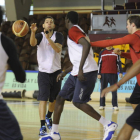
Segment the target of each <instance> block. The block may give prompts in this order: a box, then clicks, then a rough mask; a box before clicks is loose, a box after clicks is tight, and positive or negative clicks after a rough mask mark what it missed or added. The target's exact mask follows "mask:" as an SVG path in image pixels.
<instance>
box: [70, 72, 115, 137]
mask: <svg viewBox="0 0 140 140" xmlns="http://www.w3.org/2000/svg"><path fill="white" fill-rule="evenodd" d="M84 77H86V81H84V82H80V81H79V80H78V79H77V81H76V87H75V90H74V96H73V104H74V105H75V106H76V107H77V108H78V109H80V110H82V111H83V112H85V113H86V114H88V115H89V116H91V117H92V118H94V119H96V120H97V121H99V122H100V123H101V124H102V125H103V126H104V128H105V135H104V139H103V140H110V139H111V137H112V135H113V134H114V132H115V130H116V128H117V124H116V123H114V122H111V121H109V120H107V119H105V118H104V117H103V116H101V115H100V114H99V113H98V112H96V110H94V108H93V107H92V106H90V105H89V104H87V102H89V101H90V96H91V94H92V92H93V89H94V86H95V82H96V78H97V72H96V71H94V72H89V73H84ZM93 94H94V93H93Z"/></svg>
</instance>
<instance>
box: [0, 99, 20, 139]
mask: <svg viewBox="0 0 140 140" xmlns="http://www.w3.org/2000/svg"><path fill="white" fill-rule="evenodd" d="M0 140H23V137H22V134H21V131H20V127H19V124H18V122H17V120H16V118H15V116H14V115H13V113H12V112H11V110H10V109H9V108H8V106H7V104H6V103H5V101H4V100H2V99H0Z"/></svg>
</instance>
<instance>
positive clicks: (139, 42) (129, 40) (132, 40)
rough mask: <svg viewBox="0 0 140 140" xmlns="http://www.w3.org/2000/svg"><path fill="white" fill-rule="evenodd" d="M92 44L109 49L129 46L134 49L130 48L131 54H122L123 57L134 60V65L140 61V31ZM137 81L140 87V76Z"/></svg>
mask: <svg viewBox="0 0 140 140" xmlns="http://www.w3.org/2000/svg"><path fill="white" fill-rule="evenodd" d="M90 44H91V46H94V47H108V46H114V45H121V44H129V45H130V46H132V47H133V49H132V48H131V47H130V53H122V55H121V56H123V57H126V58H129V59H132V61H133V63H135V62H136V61H137V60H139V59H140V53H137V52H139V51H140V30H138V31H136V32H135V33H134V34H129V35H126V36H124V37H122V38H117V39H110V40H103V41H96V42H91V43H90ZM137 81H138V84H139V86H140V74H138V75H137Z"/></svg>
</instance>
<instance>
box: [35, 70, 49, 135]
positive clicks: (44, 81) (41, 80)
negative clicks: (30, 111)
mask: <svg viewBox="0 0 140 140" xmlns="http://www.w3.org/2000/svg"><path fill="white" fill-rule="evenodd" d="M38 86H39V94H38V97H37V99H38V100H39V116H40V123H41V128H40V132H39V135H40V136H44V135H46V134H47V130H46V126H45V115H46V109H47V101H48V99H49V96H50V78H49V74H48V73H44V72H39V73H38Z"/></svg>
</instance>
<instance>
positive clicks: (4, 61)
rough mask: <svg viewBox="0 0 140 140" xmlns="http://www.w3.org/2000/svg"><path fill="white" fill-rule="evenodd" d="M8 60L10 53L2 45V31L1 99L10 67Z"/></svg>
mask: <svg viewBox="0 0 140 140" xmlns="http://www.w3.org/2000/svg"><path fill="white" fill-rule="evenodd" d="M7 61H8V55H7V54H6V52H5V50H4V48H3V46H2V43H1V33H0V99H1V98H2V96H1V91H2V88H3V86H4V81H5V75H6V71H7V67H8V65H7Z"/></svg>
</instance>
